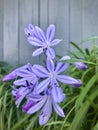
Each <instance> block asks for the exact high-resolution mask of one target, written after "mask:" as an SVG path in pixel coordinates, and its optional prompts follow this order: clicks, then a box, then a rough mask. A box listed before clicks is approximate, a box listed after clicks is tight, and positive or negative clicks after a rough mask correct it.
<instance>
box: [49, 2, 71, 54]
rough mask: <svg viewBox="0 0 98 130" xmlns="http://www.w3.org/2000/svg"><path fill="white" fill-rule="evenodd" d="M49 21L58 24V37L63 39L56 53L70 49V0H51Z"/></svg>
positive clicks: (63, 52)
mask: <svg viewBox="0 0 98 130" xmlns="http://www.w3.org/2000/svg"><path fill="white" fill-rule="evenodd" d="M49 23H54V24H55V25H56V37H57V38H60V39H63V42H61V43H60V44H59V45H57V46H56V47H55V48H56V49H55V50H56V54H58V55H61V56H63V55H65V54H66V53H67V51H68V50H69V0H49Z"/></svg>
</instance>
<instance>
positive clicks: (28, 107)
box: [22, 100, 35, 112]
mask: <svg viewBox="0 0 98 130" xmlns="http://www.w3.org/2000/svg"><path fill="white" fill-rule="evenodd" d="M34 105H35V102H33V101H32V100H28V101H27V103H26V104H25V105H24V106H23V107H22V111H23V112H27V111H28V110H29V109H30V108H31V107H32V106H34Z"/></svg>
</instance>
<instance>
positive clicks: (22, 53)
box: [19, 0, 39, 64]
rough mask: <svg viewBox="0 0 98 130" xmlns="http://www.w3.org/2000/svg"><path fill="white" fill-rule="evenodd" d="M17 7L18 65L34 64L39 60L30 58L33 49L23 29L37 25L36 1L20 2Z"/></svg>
mask: <svg viewBox="0 0 98 130" xmlns="http://www.w3.org/2000/svg"><path fill="white" fill-rule="evenodd" d="M19 5H20V6H19V63H20V64H26V63H28V62H30V63H36V62H38V59H39V58H38V57H32V52H33V51H34V50H35V47H33V46H32V45H30V44H29V43H28V42H27V40H26V36H25V34H24V28H26V27H27V26H28V25H29V24H30V23H32V24H35V25H38V20H39V18H38V15H39V13H38V7H39V6H38V0H29V2H28V0H20V2H19Z"/></svg>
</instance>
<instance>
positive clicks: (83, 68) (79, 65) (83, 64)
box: [60, 56, 88, 70]
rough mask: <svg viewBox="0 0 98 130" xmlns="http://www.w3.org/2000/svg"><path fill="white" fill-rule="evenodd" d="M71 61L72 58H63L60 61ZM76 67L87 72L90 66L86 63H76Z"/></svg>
mask: <svg viewBox="0 0 98 130" xmlns="http://www.w3.org/2000/svg"><path fill="white" fill-rule="evenodd" d="M70 59H71V57H70V56H63V57H62V58H61V59H60V61H63V60H70ZM74 65H75V66H76V67H77V68H78V69H80V70H85V69H87V68H88V66H87V65H86V64H85V63H83V62H74Z"/></svg>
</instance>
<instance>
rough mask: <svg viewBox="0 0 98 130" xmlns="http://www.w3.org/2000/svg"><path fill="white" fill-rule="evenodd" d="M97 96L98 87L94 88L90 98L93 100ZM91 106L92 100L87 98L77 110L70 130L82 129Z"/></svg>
mask: <svg viewBox="0 0 98 130" xmlns="http://www.w3.org/2000/svg"><path fill="white" fill-rule="evenodd" d="M96 96H98V87H97V88H96V89H94V91H93V92H92V93H91V94H90V95H89V98H90V100H91V101H93V100H94V99H95V98H96ZM89 106H90V102H89V101H88V100H86V101H85V102H84V103H83V104H82V106H81V107H80V109H79V110H78V111H77V113H76V115H75V117H74V120H73V121H72V124H71V126H70V128H69V130H80V128H81V125H82V123H83V120H84V118H85V116H86V113H87V111H88V109H89Z"/></svg>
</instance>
